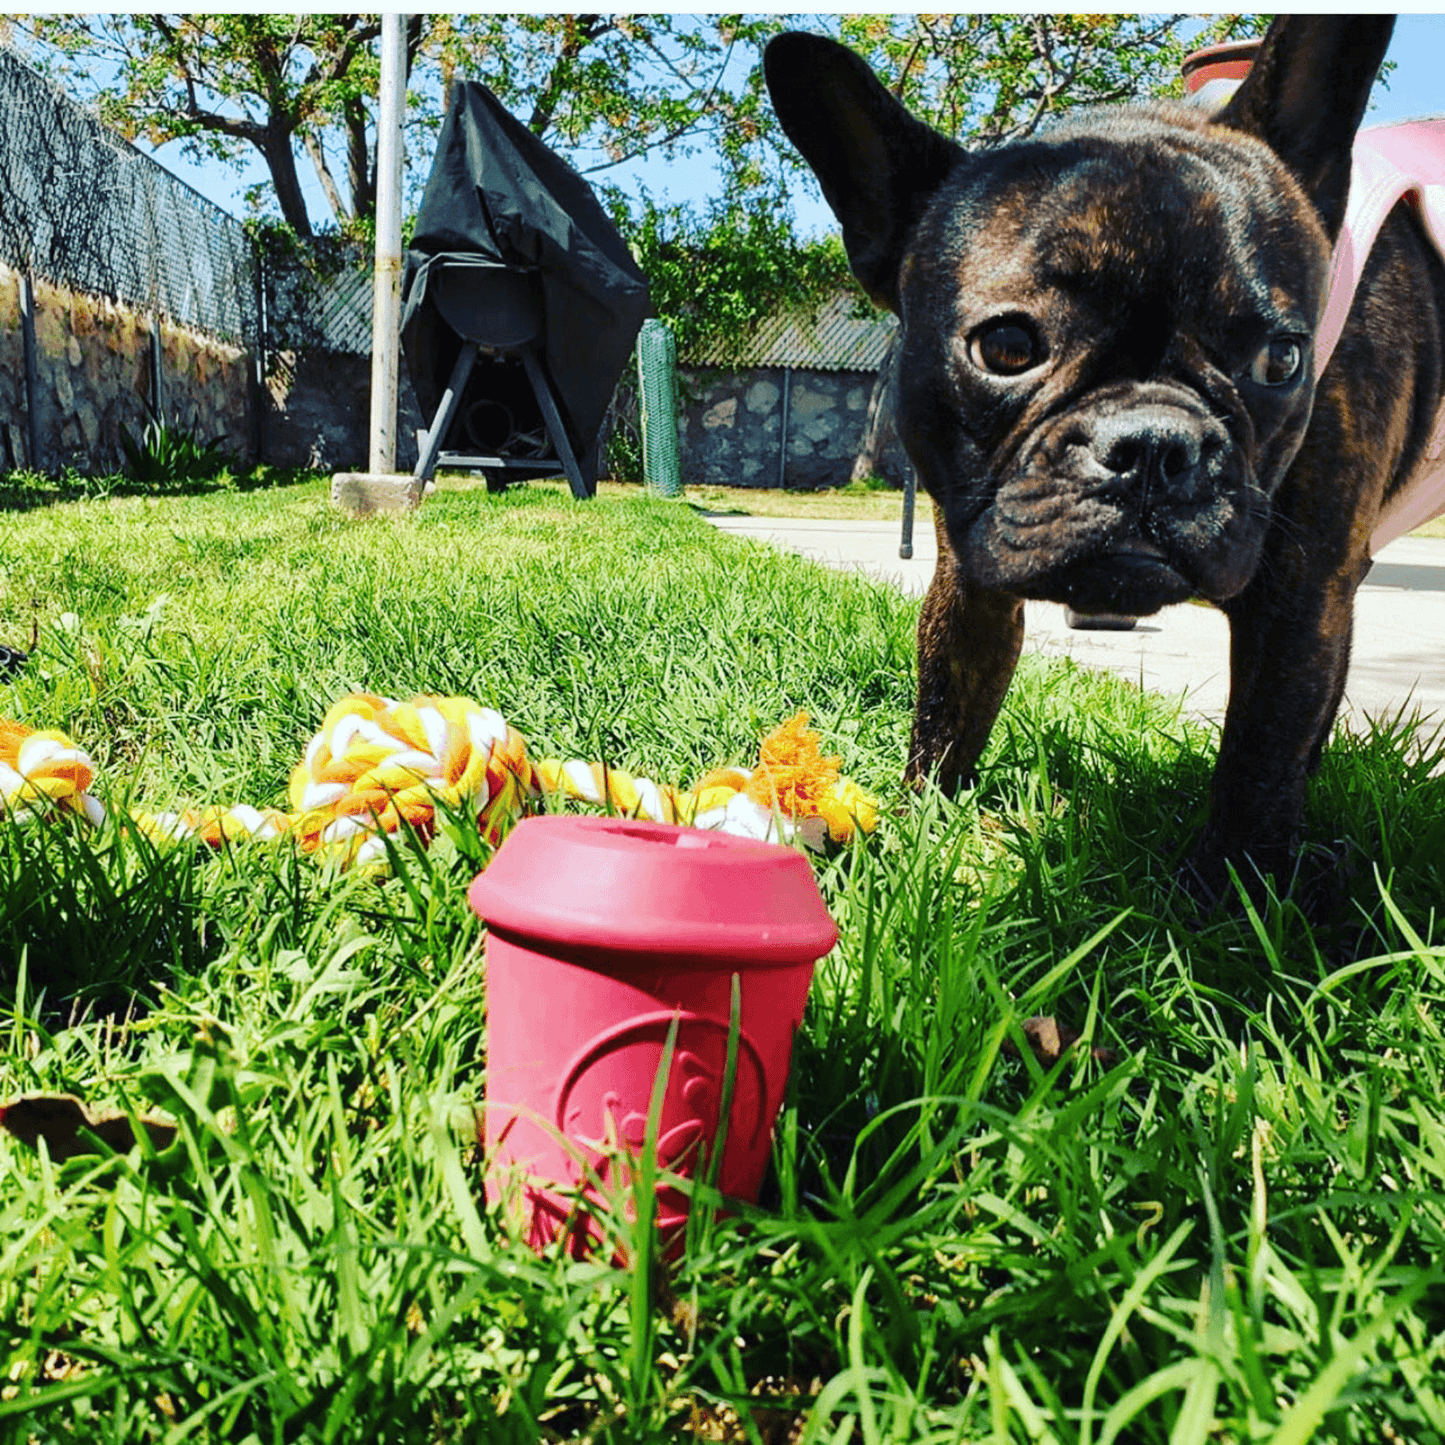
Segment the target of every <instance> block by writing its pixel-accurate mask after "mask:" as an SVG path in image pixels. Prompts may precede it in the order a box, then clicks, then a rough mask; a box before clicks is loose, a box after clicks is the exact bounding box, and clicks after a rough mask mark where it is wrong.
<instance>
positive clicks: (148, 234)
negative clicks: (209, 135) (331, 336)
mask: <svg viewBox="0 0 1445 1445" xmlns="http://www.w3.org/2000/svg"><path fill="white" fill-rule="evenodd" d="M0 116H3V117H4V122H5V125H4V128H5V144H4V146H3V147H0V260H4V261H6V262H8V263H9V264H10V265H12V266H14V267H15V268H16V269H17V270H20V271H23V272H27V273H29V274H30V275H32V276H34V277H36V278H38V279H43V280H46V281H50V282H52V283H54V284H55V285H58V286H64V287H69V288H71V289H73V290H76V291H84V292H89V293H90V294H92V295H98V296H108V297H112V298H114V299H115V300H116V301H118V302H121V303H122V304H124V305H128V306H132V307H135V308H136V309H137V310H141V311H154V312H159V313H160V314H161V315H162V316H164V317H167V318H168V319H170V320H171V321H173V322H176V323H178V324H180V325H183V326H187V327H191V328H194V329H195V330H197V331H202V332H206V333H208V334H210V335H213V336H217V337H221V338H223V339H225V340H227V341H231V342H233V343H235V344H237V345H241V346H246V345H249V344H252V343H254V342H255V341H256V340H257V338H258V337H259V334H260V326H261V317H260V307H259V303H258V291H257V286H256V264H255V257H254V252H253V249H252V246H251V241H250V238H249V237H248V236H247V234H246V231H245V228H244V227H243V226H242V225H241V223H240V222H239V221H236V220H234V219H233V218H232V217H230V216H228V215H227V214H226V213H225V212H224V211H222V210H221V209H220V207H218V206H215V205H213V204H212V203H211V202H210V201H207V200H205V199H204V198H203V197H201V196H198V195H197V194H196V193H195V192H194V191H192V190H191V189H190V187H189V186H187V185H185V183H184V182H182V181H179V180H177V179H176V178H175V177H174V176H173V175H171V174H170V172H169V171H167V170H166V169H165V168H164V167H163V166H160V165H158V164H157V163H156V162H155V161H153V160H151V159H150V157H149V156H146V155H143V154H142V153H141V152H140V151H138V150H137V149H136V148H135V147H134V146H132V145H129V144H127V143H126V142H125V141H123V140H121V139H120V138H119V137H118V136H117V135H116V134H115V133H114V132H113V131H111V130H109V129H107V128H106V127H105V126H104V125H102V124H101V122H100V120H99V119H98V118H97V117H96V116H95V115H94V114H92V113H91V112H90V111H88V110H87V109H85V107H84V106H81V105H77V104H76V103H75V102H74V101H72V100H70V99H69V98H68V97H67V96H66V95H64V94H63V93H62V92H61V91H60V90H59V89H58V88H57V87H56V86H54V85H52V84H51V83H50V82H49V81H47V80H46V79H45V78H44V77H43V76H41V75H39V74H38V73H37V72H36V71H34V70H33V69H31V67H30V66H28V65H27V64H26V63H25V62H24V61H23V60H22V59H20V57H19V56H18V55H16V54H15V52H14V51H12V50H8V49H5V48H0Z"/></svg>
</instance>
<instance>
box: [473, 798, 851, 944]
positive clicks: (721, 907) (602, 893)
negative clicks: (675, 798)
mask: <svg viewBox="0 0 1445 1445" xmlns="http://www.w3.org/2000/svg"><path fill="white" fill-rule="evenodd" d="M467 897H468V899H469V900H470V902H471V905H472V908H473V909H474V910H475V911H476V912H477V913H478V914H479V915H480V916H481V917H482V918H484V919H485V920H486V921H487V924H488V926H489V927H491V928H492V929H494V930H496V931H498V932H501V933H505V934H506V935H508V936H509V937H511V938H514V939H516V940H518V941H519V942H520V941H525V940H536V941H537V942H538V943H540V944H546V943H554V944H564V945H567V946H568V947H570V948H581V949H588V948H595V949H599V950H607V951H609V952H620V953H637V954H642V955H646V956H647V957H648V958H649V959H655V958H656V957H657V955H659V954H673V955H686V956H688V957H692V958H699V957H701V958H717V959H734V960H736V961H738V962H740V963H752V964H769V963H776V964H784V963H802V962H805V961H807V962H811V961H812V960H814V959H817V958H821V957H822V955H823V954H825V953H827V951H828V950H829V949H830V948H832V946H833V945H834V943H836V942H837V939H838V928H837V925H836V924H835V923H834V922H833V920H832V918H831V917H830V916H829V914H828V910H827V908H826V907H825V906H824V904H823V900H822V898H821V897H820V896H819V894H818V885H817V884H816V883H815V882H814V880H813V870H812V869H811V868H810V867H809V866H808V861H807V859H806V858H804V857H803V856H802V854H801V853H798V852H797V851H795V850H794V849H792V848H784V847H782V846H780V845H779V844H776V843H759V842H755V841H753V840H752V839H748V838H735V837H733V836H731V835H730V834H727V833H714V832H705V831H702V830H699V829H696V828H675V827H669V826H667V825H666V824H663V823H647V822H641V821H638V820H634V819H628V818H596V817H582V816H574V815H571V814H563V813H556V814H548V815H546V816H542V817H536V818H524V819H523V820H522V821H521V822H520V823H518V824H517V826H516V827H515V828H513V829H512V832H511V833H510V834H509V835H508V837H507V840H506V842H505V843H503V844H502V846H501V848H500V849H498V851H497V856H496V857H495V858H494V859H493V860H492V862H491V864H490V866H489V867H488V868H487V870H486V872H485V873H482V874H479V875H478V876H477V878H476V879H475V880H473V882H472V886H471V888H470V890H469V891H468V894H467ZM540 951H545V950H540Z"/></svg>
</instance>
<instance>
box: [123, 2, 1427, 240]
mask: <svg viewBox="0 0 1445 1445" xmlns="http://www.w3.org/2000/svg"><path fill="white" fill-rule="evenodd" d="M1388 58H1389V59H1390V60H1393V61H1395V62H1396V69H1395V71H1394V73H1393V74H1392V75H1391V76H1390V79H1389V83H1388V88H1387V87H1385V86H1383V85H1381V86H1377V87H1376V90H1375V99H1374V103H1373V107H1372V109H1371V110H1370V112H1369V114H1368V116H1367V117H1366V121H1365V123H1366V125H1385V124H1389V123H1391V122H1393V121H1398V120H1405V119H1408V118H1410V117H1412V116H1420V115H1433V114H1437V113H1438V114H1445V14H1429V15H1421V14H1416V15H1402V16H1400V18H1399V21H1398V22H1397V24H1396V26H1395V36H1394V40H1393V41H1392V42H1391V45H1390V51H1389V56H1388ZM147 149H149V148H147ZM152 154H153V155H155V156H156V158H157V159H158V160H160V161H161V162H162V163H163V164H165V165H166V166H167V167H169V168H170V169H171V170H172V171H174V172H175V173H176V175H178V176H179V177H180V178H181V179H182V180H184V181H186V182H187V183H188V184H189V185H191V186H193V187H194V188H195V189H196V190H197V191H199V192H200V193H201V194H202V195H203V196H205V197H207V198H208V199H209V200H212V201H214V202H216V204H217V205H219V206H222V207H224V208H225V209H226V210H227V211H230V212H231V213H232V214H233V215H235V216H243V215H244V214H245V203H244V200H243V198H242V197H243V193H244V191H245V189H246V187H247V186H248V185H252V184H254V183H256V182H257V181H264V180H265V179H266V170H265V167H264V166H263V165H261V163H260V161H259V160H257V161H256V162H255V163H254V164H253V165H251V166H249V167H248V168H247V169H246V170H245V171H244V172H237V171H235V170H232V169H230V168H229V167H226V166H222V165H220V164H208V165H199V164H195V163H193V162H189V161H187V160H186V159H185V158H184V157H183V156H182V155H181V154H180V145H179V143H177V142H172V143H170V144H168V145H165V146H162V147H160V148H159V149H158V150H153V151H152ZM429 160H430V157H429V156H420V157H417V156H411V157H408V169H409V173H410V178H411V179H412V181H413V183H414V184H417V185H419V184H420V183H421V181H423V180H424V179H425V175H424V170H425V167H426V166H427V164H428V162H429ZM300 170H301V174H302V181H303V186H304V188H305V190H306V192H307V200H308V203H309V205H310V208H311V213H312V216H313V217H314V218H317V219H320V218H322V217H325V216H327V215H329V212H328V210H327V207H326V203H325V201H324V199H323V198H322V195H321V188H320V185H319V184H318V183H317V181H316V178H315V175H314V173H313V172H312V170H311V167H310V164H309V163H308V162H307V161H306V160H305V158H304V157H303V158H302V159H301V162H300ZM631 170H632V174H631V175H629V174H628V173H627V172H626V171H625V170H624V169H623V168H620V167H619V168H617V169H614V170H611V171H608V172H606V173H604V175H603V176H598V177H596V178H595V179H599V180H600V179H604V178H605V179H609V180H615V181H617V182H618V183H619V184H622V185H624V186H626V185H627V184H628V182H629V181H630V180H631V179H633V178H634V177H635V178H636V179H640V180H641V181H642V182H643V183H644V184H645V185H646V186H647V187H648V189H649V190H650V191H652V193H653V195H654V196H656V197H657V198H658V199H659V200H674V201H694V202H697V201H703V200H706V199H707V197H708V196H709V195H710V194H711V193H712V191H713V189H714V177H713V171H712V167H711V164H710V163H709V162H708V160H707V159H706V157H702V156H699V157H696V158H694V159H692V160H690V161H684V162H679V163H676V164H672V165H669V164H668V163H667V162H665V161H654V162H651V163H647V164H642V165H637V166H634V167H632V168H631ZM797 211H798V220H799V222H800V225H801V227H802V229H803V230H805V231H815V232H816V231H821V230H825V229H827V228H829V227H830V226H831V225H832V224H833V220H832V217H831V215H830V214H829V212H828V209H827V207H826V206H824V204H823V202H822V201H821V199H819V198H817V197H816V195H813V196H810V197H809V198H807V199H802V198H800V203H799V204H798V206H797Z"/></svg>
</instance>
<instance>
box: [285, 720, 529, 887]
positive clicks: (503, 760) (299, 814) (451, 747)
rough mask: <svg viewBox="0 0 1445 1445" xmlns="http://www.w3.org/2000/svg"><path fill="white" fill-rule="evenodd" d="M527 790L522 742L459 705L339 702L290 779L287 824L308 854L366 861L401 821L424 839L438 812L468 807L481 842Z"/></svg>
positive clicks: (501, 723)
mask: <svg viewBox="0 0 1445 1445" xmlns="http://www.w3.org/2000/svg"><path fill="white" fill-rule="evenodd" d="M533 791H534V783H533V774H532V767H531V764H530V763H529V762H528V761H527V748H526V744H525V743H524V742H523V741H522V735H521V733H519V732H518V731H517V730H516V729H515V728H514V727H511V726H509V725H508V723H507V722H506V720H505V719H504V718H503V717H502V715H501V713H499V712H496V711H494V710H493V709H492V708H489V707H478V706H477V704H476V703H474V702H472V701H470V700H469V699H468V698H464V697H417V698H413V699H412V700H411V701H410V702H394V701H392V700H391V699H390V698H384V697H378V696H377V695H376V694H375V693H356V694H353V695H352V696H350V697H344V698H342V699H341V701H340V702H338V703H336V704H335V705H334V706H333V707H332V709H331V711H330V712H328V713H327V714H326V718H325V720H324V721H323V722H322V724H321V731H320V732H319V733H317V734H316V736H315V737H314V738H312V739H311V742H310V743H309V744H308V745H307V748H306V754H305V756H304V757H303V758H302V760H301V762H300V763H298V764H297V766H296V769H295V771H294V772H292V774H291V787H290V793H291V807H292V810H293V813H294V822H293V826H294V827H295V829H296V831H297V832H298V833H299V835H300V838H301V845H302V847H304V848H307V849H309V850H314V849H317V848H327V847H339V848H342V849H344V850H346V851H347V852H352V851H353V850H354V852H355V861H358V862H369V861H371V860H372V859H374V858H376V857H379V856H381V855H382V854H383V853H384V851H385V850H384V846H383V845H382V843H381V840H380V838H379V836H377V835H378V833H379V832H380V833H394V832H396V830H397V829H398V828H399V827H400V826H401V824H402V822H403V821H405V822H406V823H408V824H410V825H411V827H413V828H415V829H417V830H418V831H419V832H420V833H421V834H422V836H423V837H424V838H429V837H430V835H431V829H432V827H433V825H434V821H435V818H436V807H437V804H438V803H439V802H440V803H446V804H449V805H451V806H453V807H455V806H457V805H458V804H461V803H468V804H472V805H475V808H476V813H477V817H478V818H479V819H480V820H481V821H482V823H483V833H484V835H485V836H486V837H488V838H489V840H490V841H492V842H493V843H495V842H496V841H497V834H498V833H499V831H500V828H501V826H502V824H503V823H504V822H506V821H507V820H508V819H509V818H511V817H512V815H513V814H514V813H515V812H516V811H517V810H518V806H519V804H520V802H521V799H522V797H523V795H524V794H530V793H531V792H533Z"/></svg>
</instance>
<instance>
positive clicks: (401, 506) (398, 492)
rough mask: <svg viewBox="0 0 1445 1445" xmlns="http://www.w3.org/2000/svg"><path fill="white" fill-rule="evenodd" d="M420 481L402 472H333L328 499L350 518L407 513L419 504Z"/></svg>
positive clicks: (421, 485)
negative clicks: (385, 513)
mask: <svg viewBox="0 0 1445 1445" xmlns="http://www.w3.org/2000/svg"><path fill="white" fill-rule="evenodd" d="M422 489H423V483H421V482H419V481H417V480H416V478H415V477H412V476H409V475H407V474H406V473H405V472H337V473H336V475H335V476H334V477H332V479H331V502H332V505H333V506H336V507H340V508H341V509H342V511H345V512H350V513H351V515H352V516H353V517H368V516H370V515H371V514H372V513H373V512H411V511H415V510H416V508H417V507H418V506H419V505H420V504H421V499H422Z"/></svg>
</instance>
